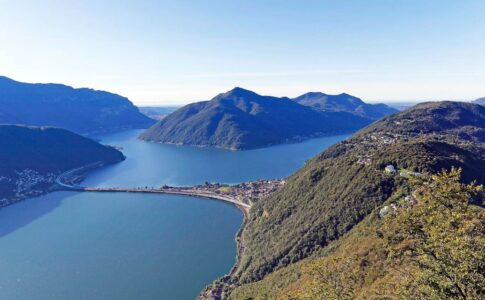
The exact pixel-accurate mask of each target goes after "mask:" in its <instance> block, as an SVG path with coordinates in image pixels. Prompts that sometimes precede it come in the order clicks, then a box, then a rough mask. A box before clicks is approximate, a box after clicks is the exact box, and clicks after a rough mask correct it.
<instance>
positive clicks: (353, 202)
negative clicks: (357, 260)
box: [233, 102, 485, 299]
mask: <svg viewBox="0 0 485 300" xmlns="http://www.w3.org/2000/svg"><path fill="white" fill-rule="evenodd" d="M388 165H392V166H393V167H394V168H395V169H396V172H394V173H390V172H387V171H385V167H386V166H388ZM452 166H455V167H461V168H463V180H464V181H465V182H471V181H473V180H477V182H478V183H481V184H484V183H485V107H483V106H480V105H476V104H471V103H459V102H432V103H423V104H418V105H416V106H415V107H413V108H410V109H408V110H406V111H404V112H400V113H397V114H394V115H391V116H387V117H384V118H383V119H381V120H379V121H377V122H375V123H373V124H372V125H370V126H369V127H367V128H365V129H363V130H361V131H360V132H358V133H357V134H355V135H354V136H353V137H351V138H349V139H348V140H345V141H343V142H341V143H338V144H336V145H334V146H332V147H330V148H328V149H327V150H325V151H323V152H322V153H321V154H319V155H318V156H316V157H315V158H313V159H312V160H310V161H309V162H307V164H306V165H305V167H304V168H302V169H301V170H299V171H298V172H296V173H295V174H293V175H291V176H290V177H289V178H288V180H287V183H286V185H285V186H284V187H283V189H281V190H280V191H278V192H276V193H275V194H273V195H271V196H269V197H268V198H266V199H263V200H261V201H259V202H257V203H256V204H255V205H254V206H253V207H252V208H251V213H250V217H249V221H248V224H247V227H246V229H245V231H244V243H245V252H244V255H243V257H242V260H241V264H240V268H239V269H238V272H237V274H238V275H237V281H236V282H235V283H236V284H246V283H249V282H255V281H258V280H260V279H262V278H265V277H266V275H267V274H270V273H272V272H273V271H275V270H277V269H281V268H285V267H286V266H290V268H289V269H283V271H282V272H278V273H276V274H275V276H272V277H269V278H268V280H263V281H260V282H259V283H256V284H253V285H247V286H245V285H243V287H242V288H239V289H237V290H236V293H234V294H233V297H234V299H260V298H261V299H264V298H265V297H266V298H268V299H272V298H275V295H276V294H277V293H278V292H281V291H284V289H285V288H286V287H289V286H290V284H291V283H292V282H295V281H296V280H297V279H298V278H299V276H300V275H299V273H298V272H307V271H304V270H305V269H300V265H295V263H297V262H299V261H300V260H302V259H305V258H306V257H309V256H311V255H314V256H315V255H316V256H319V255H323V254H325V253H328V252H329V251H332V249H333V248H328V245H330V244H331V243H332V242H333V241H336V240H339V239H340V238H341V237H342V236H343V235H344V234H345V233H347V232H348V231H349V230H351V229H352V228H353V227H354V226H355V225H356V224H358V223H359V222H361V221H362V220H364V218H366V216H368V215H369V214H370V213H371V212H373V211H376V209H378V208H379V207H381V205H382V204H383V203H384V202H385V201H386V200H388V199H389V198H390V197H391V196H392V195H393V194H394V193H396V192H398V191H401V192H405V191H406V189H404V190H401V189H400V188H402V187H404V186H405V185H406V182H407V179H406V178H407V177H408V176H416V175H408V174H417V173H410V172H419V173H423V172H431V173H435V172H438V171H441V170H442V169H443V168H445V169H448V170H449V169H450V168H451V167H452ZM396 196H399V195H396ZM398 198H399V197H398ZM374 219H375V218H374ZM362 226H367V225H362ZM371 234H372V233H371ZM355 236H356V235H354V237H355ZM357 236H359V235H358V234H357ZM374 236H375V234H374ZM354 241H355V240H354ZM353 244H355V243H353ZM343 255H345V251H344V252H343ZM348 255H349V257H350V255H351V254H348ZM352 255H360V256H364V258H363V261H364V263H365V259H366V257H365V255H366V252H362V253H360V252H359V253H352ZM367 259H368V260H367V262H368V263H369V260H372V263H375V261H378V262H379V261H380V262H381V263H385V259H386V258H385V256H384V257H383V258H378V257H372V258H367ZM291 266H294V267H291ZM373 267H376V270H377V271H376V272H377V273H373V274H370V275H369V277H368V278H359V280H361V281H362V282H366V284H369V283H370V282H372V281H373V280H377V279H378V278H379V277H378V276H380V275H379V274H380V273H379V272H381V271H392V270H380V269H379V266H378V265H374V266H373ZM284 270H286V271H284ZM295 270H299V271H295ZM301 270H303V271H301ZM355 271H358V270H355ZM300 274H301V273H300ZM361 281H359V282H361ZM293 288H295V289H298V288H299V286H298V285H295V286H293ZM301 289H304V287H301ZM365 292H368V293H369V294H368V295H374V294H372V293H373V292H375V291H372V290H367V291H365ZM363 298H365V297H363ZM370 298H372V297H370ZM281 299H286V298H285V297H282V298H281ZM295 299H296V298H295ZM305 299H306V298H305Z"/></svg>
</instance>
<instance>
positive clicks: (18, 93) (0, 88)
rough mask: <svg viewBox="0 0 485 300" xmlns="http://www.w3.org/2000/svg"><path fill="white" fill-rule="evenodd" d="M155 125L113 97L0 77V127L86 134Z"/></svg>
mask: <svg viewBox="0 0 485 300" xmlns="http://www.w3.org/2000/svg"><path fill="white" fill-rule="evenodd" d="M154 122H155V121H153V120H151V119H150V118H148V117H146V116H145V115H143V114H141V113H140V112H139V111H138V108H137V107H136V106H134V105H133V104H132V103H131V102H130V101H129V100H128V99H127V98H124V97H122V96H119V95H116V94H112V93H108V92H104V91H96V90H92V89H87V88H81V89H74V88H72V87H69V86H66V85H62V84H30V83H22V82H17V81H14V80H12V79H9V78H7V77H3V76H0V124H16V125H29V126H54V127H62V128H65V129H68V130H71V131H74V132H76V133H79V134H83V135H86V134H88V135H89V134H95V133H102V132H112V131H117V130H122V129H132V128H148V127H149V126H151V125H152V124H153V123H154Z"/></svg>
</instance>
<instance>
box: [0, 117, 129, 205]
mask: <svg viewBox="0 0 485 300" xmlns="http://www.w3.org/2000/svg"><path fill="white" fill-rule="evenodd" d="M123 159H124V156H123V154H122V153H121V152H120V151H118V150H116V149H114V148H112V147H108V146H103V145H101V144H99V143H97V142H95V141H93V140H91V139H88V138H85V137H82V136H80V135H77V134H75V133H72V132H69V131H67V130H65V129H60V128H39V127H25V126H15V125H0V206H4V205H7V204H9V203H11V202H14V201H17V200H21V199H24V198H26V197H31V196H36V195H39V194H41V193H44V192H45V191H46V190H47V189H48V188H49V187H50V186H51V185H52V184H53V183H54V180H55V177H56V176H57V175H58V174H60V173H62V172H64V171H67V170H70V169H73V168H78V167H81V166H85V165H88V164H91V163H96V162H101V163H103V164H111V163H115V162H119V161H121V160H123Z"/></svg>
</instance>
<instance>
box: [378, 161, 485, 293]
mask: <svg viewBox="0 0 485 300" xmlns="http://www.w3.org/2000/svg"><path fill="white" fill-rule="evenodd" d="M460 176H461V170H460V169H454V168H453V169H452V170H451V171H450V172H445V171H443V172H441V173H439V174H436V175H432V176H429V175H426V176H421V177H419V178H413V179H411V180H410V181H411V186H412V188H413V190H414V192H413V195H414V197H415V198H416V199H417V204H415V205H407V206H406V205H401V206H399V208H398V209H397V210H396V212H395V213H394V214H391V215H389V216H387V217H386V218H385V220H384V224H383V227H382V229H381V230H380V232H381V234H382V237H383V238H384V239H385V245H386V247H387V250H388V251H389V252H388V253H389V259H391V260H396V261H401V263H402V262H403V261H406V262H410V263H411V264H412V265H413V268H410V269H409V270H410V271H409V272H411V273H410V274H409V275H410V276H408V277H407V278H410V280H409V282H407V283H406V287H403V290H404V291H405V292H406V293H409V297H413V298H418V299H480V298H481V297H483V296H484V295H485V275H484V273H485V251H484V249H485V235H484V233H485V212H484V209H483V208H482V207H479V206H476V205H473V204H471V202H472V201H475V202H476V201H477V200H478V201H479V202H480V203H483V186H477V185H475V184H473V183H472V184H462V183H460Z"/></svg>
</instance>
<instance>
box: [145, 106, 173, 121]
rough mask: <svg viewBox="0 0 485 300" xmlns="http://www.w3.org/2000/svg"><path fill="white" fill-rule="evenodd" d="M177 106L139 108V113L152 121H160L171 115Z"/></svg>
mask: <svg viewBox="0 0 485 300" xmlns="http://www.w3.org/2000/svg"><path fill="white" fill-rule="evenodd" d="M179 108H180V107H179V106H140V107H139V109H140V112H141V113H142V114H144V115H145V116H147V117H149V118H152V119H153V120H157V121H158V120H161V119H163V118H165V117H166V116H168V115H169V114H171V113H173V112H174V111H176V110H177V109H179Z"/></svg>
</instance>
